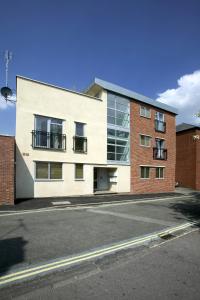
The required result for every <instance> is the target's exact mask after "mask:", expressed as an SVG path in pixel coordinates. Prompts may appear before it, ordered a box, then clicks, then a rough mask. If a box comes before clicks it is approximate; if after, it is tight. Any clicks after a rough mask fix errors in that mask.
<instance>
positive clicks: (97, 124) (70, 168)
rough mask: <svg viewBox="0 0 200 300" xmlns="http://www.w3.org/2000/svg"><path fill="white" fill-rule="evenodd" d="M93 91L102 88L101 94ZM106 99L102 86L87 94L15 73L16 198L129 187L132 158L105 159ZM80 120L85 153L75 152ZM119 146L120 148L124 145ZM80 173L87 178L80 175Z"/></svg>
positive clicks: (79, 193) (73, 193)
mask: <svg viewBox="0 0 200 300" xmlns="http://www.w3.org/2000/svg"><path fill="white" fill-rule="evenodd" d="M93 92H98V98H96V97H94V96H96V94H95V95H93V94H92V93H93ZM89 94H90V95H89ZM107 98H108V94H107V91H106V90H104V89H100V90H98V91H93V90H92V89H91V90H90V91H89V92H88V95H86V94H81V93H77V92H73V91H69V90H66V89H62V88H58V87H55V86H52V85H48V84H45V83H41V82H37V81H34V80H31V79H27V78H23V77H17V108H16V197H17V198H34V197H35V198H37V197H64V196H70V195H89V194H93V193H94V191H96V190H100V191H103V190H106V191H113V192H130V165H129V162H123V161H121V162H120V161H119V162H117V161H115V160H113V161H110V160H107V130H108V125H107ZM81 124H83V125H82V127H83V128H84V139H85V141H86V142H85V144H84V151H83V152H80V151H75V150H76V149H75V148H76V147H79V146H81V144H80V145H79V144H75V138H74V137H76V135H77V132H76V130H78V131H79V132H81ZM111 127H112V126H111ZM77 128H78V129H77ZM118 129H119V128H118ZM45 131H47V133H44V132H45ZM55 131H56V132H57V133H56V134H54V133H52V132H55ZM126 131H127V132H128V131H129V130H128V129H126ZM58 132H59V133H58ZM78 135H79V134H78ZM61 136H62V137H61ZM79 138H80V140H81V138H82V137H79V136H78V139H79ZM111 138H112V137H111ZM121 140H122V139H121ZM122 142H123V141H121V143H122ZM81 143H82V142H81ZM64 144H65V145H64ZM74 145H75V146H74ZM123 147H124V149H127V147H126V148H125V146H123ZM110 149H111V151H113V150H112V144H111V148H110ZM116 149H119V152H120V153H121V151H122V150H121V149H122V147H121V148H120V146H118V145H117V146H116V147H115V152H116V151H118V150H116ZM124 151H125V150H124ZM111 153H114V152H111ZM120 153H116V154H115V155H116V157H118V156H120ZM127 155H128V154H127ZM111 156H112V155H111ZM77 167H78V168H79V167H80V169H81V168H82V171H83V174H82V173H80V171H79V170H78V168H77ZM77 170H78V171H77ZM78 172H79V173H78ZM38 174H39V175H38ZM77 174H78V175H77ZM80 174H82V175H81V176H83V178H77V176H79V175H80ZM38 176H41V177H44V178H38ZM51 176H52V178H51ZM57 177H59V178H57ZM94 177H95V178H94ZM94 187H95V189H94Z"/></svg>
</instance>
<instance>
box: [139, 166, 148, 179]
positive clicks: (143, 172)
mask: <svg viewBox="0 0 200 300" xmlns="http://www.w3.org/2000/svg"><path fill="white" fill-rule="evenodd" d="M149 171H150V167H140V178H144V179H147V178H149V173H150V172H149Z"/></svg>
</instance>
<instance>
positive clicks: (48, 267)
mask: <svg viewBox="0 0 200 300" xmlns="http://www.w3.org/2000/svg"><path fill="white" fill-rule="evenodd" d="M194 224H195V223H185V224H183V225H180V226H177V227H173V228H170V229H168V230H163V231H160V232H157V233H153V234H150V235H146V236H143V237H140V238H136V239H131V240H129V241H124V242H121V243H118V244H114V245H111V246H109V247H105V248H101V249H97V250H93V251H90V252H87V253H83V254H80V255H77V256H73V257H68V258H66V259H63V260H59V261H56V262H52V263H48V264H43V265H40V266H37V267H33V268H29V269H25V270H22V271H18V272H15V273H11V274H8V275H4V276H2V277H0V285H4V284H8V283H12V282H15V281H18V280H21V279H26V278H29V277H32V276H34V275H38V274H42V273H45V272H49V271H52V270H56V269H59V268H63V267H66V266H71V265H73V264H77V263H81V262H84V261H88V260H91V259H94V258H97V257H100V256H104V255H106V254H111V253H113V252H116V251H119V250H122V249H126V248H130V247H132V246H135V245H139V244H143V243H145V242H150V241H153V240H155V239H158V238H159V237H161V236H163V235H164V234H169V233H172V232H175V231H179V230H183V229H186V228H188V227H191V226H192V225H194Z"/></svg>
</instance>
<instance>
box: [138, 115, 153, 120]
mask: <svg viewBox="0 0 200 300" xmlns="http://www.w3.org/2000/svg"><path fill="white" fill-rule="evenodd" d="M140 117H142V118H145V119H149V120H150V119H151V117H145V116H142V115H140Z"/></svg>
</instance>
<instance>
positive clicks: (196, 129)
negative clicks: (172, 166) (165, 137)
mask: <svg viewBox="0 0 200 300" xmlns="http://www.w3.org/2000/svg"><path fill="white" fill-rule="evenodd" d="M176 182H177V183H178V184H179V186H182V187H187V188H192V189H196V190H200V126H197V125H191V124H186V123H182V124H180V125H178V126H177V127H176Z"/></svg>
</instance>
